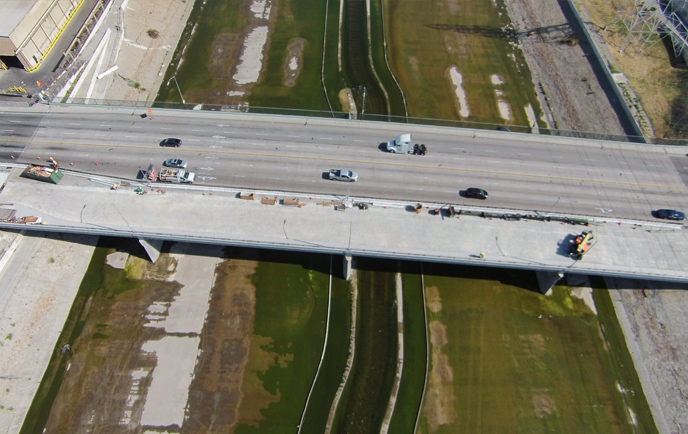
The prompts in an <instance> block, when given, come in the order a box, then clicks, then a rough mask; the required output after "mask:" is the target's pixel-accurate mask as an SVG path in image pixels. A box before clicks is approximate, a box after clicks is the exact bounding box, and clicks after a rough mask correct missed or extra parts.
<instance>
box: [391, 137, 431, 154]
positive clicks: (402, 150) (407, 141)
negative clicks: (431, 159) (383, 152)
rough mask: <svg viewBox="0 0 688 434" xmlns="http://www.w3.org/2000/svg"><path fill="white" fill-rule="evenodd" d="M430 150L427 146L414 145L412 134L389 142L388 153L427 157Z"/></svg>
mask: <svg viewBox="0 0 688 434" xmlns="http://www.w3.org/2000/svg"><path fill="white" fill-rule="evenodd" d="M427 151H428V148H426V147H425V144H421V145H419V144H415V145H414V144H412V143H411V134H402V135H400V136H399V137H397V138H396V139H394V140H390V141H389V142H387V152H391V153H392V154H414V155H425V153H426V152H427Z"/></svg>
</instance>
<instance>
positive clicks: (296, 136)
mask: <svg viewBox="0 0 688 434" xmlns="http://www.w3.org/2000/svg"><path fill="white" fill-rule="evenodd" d="M287 137H297V138H298V137H301V136H287Z"/></svg>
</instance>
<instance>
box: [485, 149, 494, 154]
mask: <svg viewBox="0 0 688 434" xmlns="http://www.w3.org/2000/svg"><path fill="white" fill-rule="evenodd" d="M485 152H490V153H492V154H495V153H497V151H492V150H490V149H485Z"/></svg>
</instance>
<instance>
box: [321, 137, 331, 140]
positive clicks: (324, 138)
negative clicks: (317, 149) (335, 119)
mask: <svg viewBox="0 0 688 434" xmlns="http://www.w3.org/2000/svg"><path fill="white" fill-rule="evenodd" d="M318 140H334V139H333V138H332V137H318Z"/></svg>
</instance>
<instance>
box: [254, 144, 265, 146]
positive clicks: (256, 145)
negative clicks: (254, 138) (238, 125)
mask: <svg viewBox="0 0 688 434" xmlns="http://www.w3.org/2000/svg"><path fill="white" fill-rule="evenodd" d="M251 146H265V143H251Z"/></svg>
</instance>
